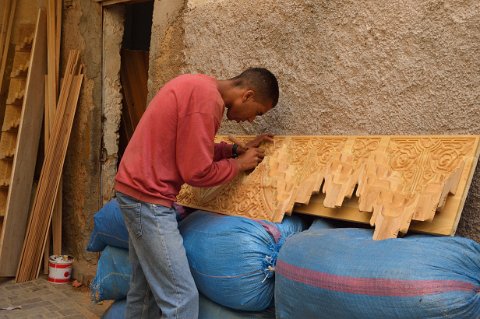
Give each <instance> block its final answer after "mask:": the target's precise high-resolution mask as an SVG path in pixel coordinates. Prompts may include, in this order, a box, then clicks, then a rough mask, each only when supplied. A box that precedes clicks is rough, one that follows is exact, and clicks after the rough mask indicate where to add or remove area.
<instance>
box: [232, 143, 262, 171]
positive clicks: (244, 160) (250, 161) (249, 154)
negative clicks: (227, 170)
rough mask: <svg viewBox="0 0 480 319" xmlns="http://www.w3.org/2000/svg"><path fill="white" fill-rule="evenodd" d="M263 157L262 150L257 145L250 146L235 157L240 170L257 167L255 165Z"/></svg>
mask: <svg viewBox="0 0 480 319" xmlns="http://www.w3.org/2000/svg"><path fill="white" fill-rule="evenodd" d="M264 157H265V151H264V150H262V149H260V148H257V147H251V148H249V149H247V151H246V152H245V153H243V154H242V155H240V156H239V157H237V161H238V169H239V170H240V171H241V172H243V171H248V170H250V169H253V168H255V167H257V165H258V164H259V163H260V162H261V161H262V160H263V158H264Z"/></svg>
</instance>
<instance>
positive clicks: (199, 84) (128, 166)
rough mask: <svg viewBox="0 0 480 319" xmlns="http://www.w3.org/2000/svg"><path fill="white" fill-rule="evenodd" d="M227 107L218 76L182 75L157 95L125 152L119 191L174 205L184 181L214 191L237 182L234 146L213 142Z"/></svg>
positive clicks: (118, 174)
mask: <svg viewBox="0 0 480 319" xmlns="http://www.w3.org/2000/svg"><path fill="white" fill-rule="evenodd" d="M224 109H225V105H224V102H223V99H222V97H221V95H220V92H219V91H218V89H217V83H216V80H215V79H214V78H211V77H208V76H206V75H200V74H197V75H192V74H187V75H181V76H179V77H177V78H175V79H173V80H171V81H170V82H168V83H167V84H165V86H164V87H163V88H162V89H161V90H160V91H159V92H158V93H157V95H156V96H155V97H154V98H153V100H152V101H151V102H150V104H149V106H148V108H147V110H146V111H145V113H144V114H143V116H142V118H141V119H140V122H139V123H138V125H137V128H136V129H135V132H134V134H133V136H132V138H131V140H130V142H129V143H128V146H127V148H126V150H125V153H124V154H123V157H122V161H121V162H120V166H119V168H118V172H117V176H116V177H115V181H116V183H115V189H116V190H117V191H119V192H121V193H124V194H126V195H128V196H131V197H133V198H136V199H138V200H141V201H144V202H147V203H153V204H159V205H163V206H167V207H171V205H172V203H173V202H174V201H175V199H176V196H177V194H178V192H179V191H180V187H181V186H182V184H183V183H187V184H190V185H192V186H198V187H210V186H216V185H219V184H223V183H226V182H229V181H230V180H232V179H233V178H234V177H235V176H236V175H237V174H238V166H237V165H238V164H237V163H236V161H235V160H234V159H232V158H228V157H231V156H232V145H231V144H227V143H220V144H215V143H214V137H215V134H216V133H217V131H218V128H219V127H220V122H221V120H222V117H223V112H224Z"/></svg>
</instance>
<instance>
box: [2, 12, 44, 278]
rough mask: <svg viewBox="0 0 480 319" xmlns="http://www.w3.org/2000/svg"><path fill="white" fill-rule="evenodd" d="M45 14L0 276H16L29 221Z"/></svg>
mask: <svg viewBox="0 0 480 319" xmlns="http://www.w3.org/2000/svg"><path fill="white" fill-rule="evenodd" d="M46 41H47V39H46V16H45V12H44V11H43V10H39V12H38V17H37V22H36V29H35V39H34V43H33V47H32V55H31V59H32V60H31V67H30V68H29V70H28V75H27V89H26V93H25V98H24V101H23V108H22V115H21V124H20V127H19V130H18V138H17V139H18V142H17V151H16V153H15V158H14V162H13V171H12V182H11V187H10V191H9V193H8V198H7V213H6V216H5V220H4V227H3V229H2V233H1V237H0V276H2V277H3V276H14V275H15V272H16V270H17V265H18V261H19V258H20V252H21V249H22V243H23V238H24V235H25V229H26V225H27V218H28V211H29V204H30V196H31V189H32V183H33V175H34V171H35V164H36V159H37V151H38V144H39V140H40V134H41V127H42V116H43V93H44V89H43V87H44V82H43V80H44V74H45V72H46V68H47V65H46V61H47V58H46Z"/></svg>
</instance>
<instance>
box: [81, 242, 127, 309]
mask: <svg viewBox="0 0 480 319" xmlns="http://www.w3.org/2000/svg"><path fill="white" fill-rule="evenodd" d="M131 275H132V267H131V265H130V261H129V259H128V250H125V249H120V248H116V247H112V246H107V247H105V249H104V250H103V251H102V253H101V255H100V259H99V260H98V265H97V273H96V275H95V278H94V279H93V281H92V283H91V285H90V292H91V295H92V299H93V300H95V301H97V302H98V301H102V300H120V299H123V298H126V296H127V293H128V289H129V288H130V277H131Z"/></svg>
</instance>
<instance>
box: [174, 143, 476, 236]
mask: <svg viewBox="0 0 480 319" xmlns="http://www.w3.org/2000/svg"><path fill="white" fill-rule="evenodd" d="M251 138H253V137H248V136H243V137H239V139H240V140H242V141H248V140H249V139H251ZM217 140H218V141H221V140H223V141H226V140H227V138H226V137H223V136H219V137H217ZM478 144H479V137H478V136H277V137H275V143H269V144H265V145H264V146H262V147H264V148H265V152H266V157H265V159H264V160H263V162H262V163H260V165H259V166H258V167H257V168H256V169H255V170H254V171H253V172H251V173H249V174H240V175H239V176H238V177H237V178H236V179H235V180H234V181H232V182H231V183H229V184H227V185H221V186H217V187H213V188H203V189H201V188H193V187H190V186H187V185H185V186H184V187H183V188H182V190H181V192H180V194H179V196H178V201H179V202H180V203H181V204H183V205H186V206H190V207H194V208H199V209H205V210H209V211H214V212H219V213H223V214H228V215H239V216H245V217H250V218H256V219H267V220H271V221H274V222H279V221H281V220H282V218H283V215H284V214H285V213H287V214H290V213H291V212H292V211H293V210H294V205H295V204H296V207H295V211H297V212H302V213H306V214H311V215H317V216H324V217H329V218H337V219H343V220H349V221H355V222H363V223H370V224H371V225H372V226H375V233H374V238H375V239H384V238H392V237H396V236H397V235H398V233H399V232H401V233H406V232H407V231H408V229H409V228H412V229H415V230H418V231H423V232H429V233H435V234H444V235H452V234H454V233H455V230H456V227H457V225H458V220H459V218H460V213H461V210H462V209H463V204H464V201H465V197H466V194H467V192H468V188H469V186H470V182H471V178H472V176H473V171H474V169H475V165H476V162H477V160H478V155H479V146H478ZM412 221H413V222H412Z"/></svg>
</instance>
